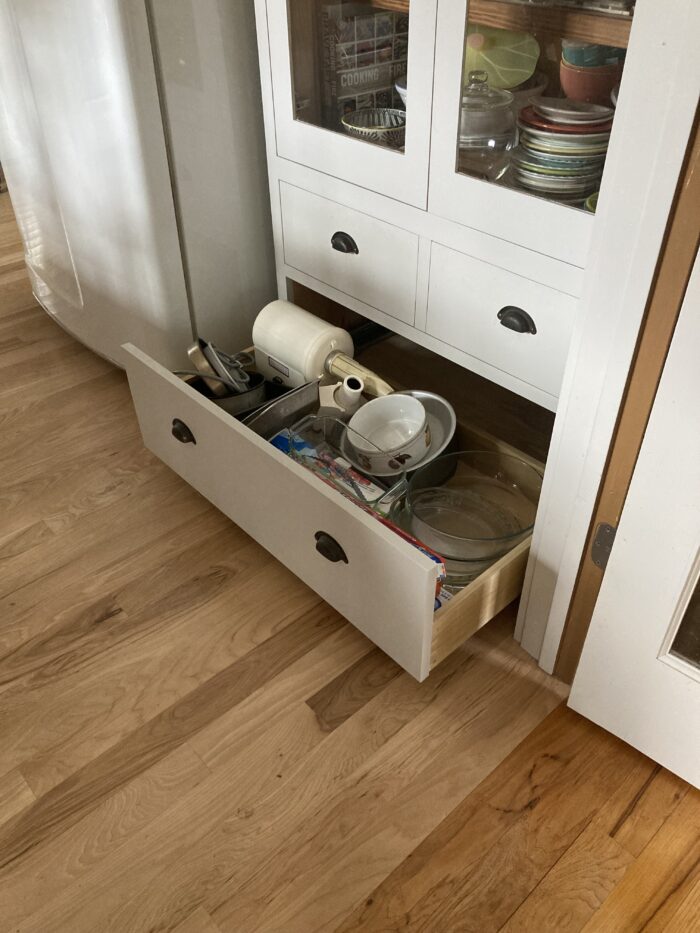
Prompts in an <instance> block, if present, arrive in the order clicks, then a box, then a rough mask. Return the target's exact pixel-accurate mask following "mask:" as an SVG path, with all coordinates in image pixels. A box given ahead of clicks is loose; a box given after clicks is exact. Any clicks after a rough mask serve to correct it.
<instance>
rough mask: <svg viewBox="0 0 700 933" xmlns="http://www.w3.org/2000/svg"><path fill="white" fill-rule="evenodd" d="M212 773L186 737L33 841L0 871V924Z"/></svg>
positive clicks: (75, 878)
mask: <svg viewBox="0 0 700 933" xmlns="http://www.w3.org/2000/svg"><path fill="white" fill-rule="evenodd" d="M210 773H211V772H210V771H209V769H208V768H207V767H206V766H205V765H204V763H203V762H202V761H201V759H200V758H199V757H198V756H197V755H196V754H195V753H194V751H193V750H192V749H191V748H190V747H189V745H187V743H185V744H184V745H181V746H180V747H179V748H177V749H176V750H175V751H174V752H173V753H172V754H170V755H168V756H166V757H165V758H163V759H162V760H161V761H159V762H157V763H156V764H155V765H154V766H153V767H152V768H149V769H147V770H146V771H144V772H143V773H142V774H139V775H138V776H137V777H135V778H134V779H133V780H131V781H128V782H127V783H125V784H123V785H122V786H120V787H118V788H117V789H116V790H115V792H114V793H113V794H112V795H111V796H108V797H107V798H106V799H105V800H103V802H102V803H101V804H100V805H99V806H98V807H96V809H95V810H94V811H93V812H92V813H87V814H86V815H85V816H83V817H82V818H81V819H79V820H78V821H77V822H76V823H75V824H74V825H73V826H71V827H70V828H69V829H67V830H66V832H64V833H62V834H61V835H59V836H57V837H55V838H53V839H50V840H47V841H45V842H44V843H43V844H41V845H39V846H36V847H35V848H34V849H33V850H32V851H31V853H29V854H28V855H27V856H26V857H25V858H23V859H22V860H20V861H19V862H18V863H15V864H14V865H13V866H10V867H8V868H6V869H4V870H3V871H2V872H0V916H2V920H3V929H8V928H10V927H11V926H12V925H16V924H18V923H21V922H22V921H23V920H25V919H26V918H28V917H29V916H31V914H32V913H33V912H34V911H35V910H36V909H37V893H38V890H39V888H40V891H41V898H40V901H41V903H47V902H49V901H50V900H52V899H53V898H55V897H58V896H59V895H60V894H61V892H62V891H63V890H64V889H65V888H66V887H67V886H69V885H73V884H79V883H80V881H81V879H82V878H84V877H85V876H86V875H87V874H88V873H89V872H90V870H91V869H93V868H94V867H95V866H96V865H98V864H99V863H100V862H101V861H102V860H103V859H104V858H106V857H107V856H113V855H114V854H115V853H116V852H117V851H118V850H119V848H120V847H121V846H123V845H124V844H125V843H126V842H127V841H128V840H129V839H130V838H132V837H133V836H134V835H136V833H138V832H140V831H141V830H143V829H144V828H145V827H147V826H148V825H149V824H150V823H152V822H153V820H155V819H156V818H157V817H159V816H161V815H163V814H164V813H167V812H168V810H169V809H170V808H171V807H172V806H173V805H174V804H176V803H177V802H178V801H179V800H180V799H181V798H182V797H183V796H184V795H185V794H186V793H187V792H188V791H190V790H192V789H193V788H194V787H197V786H198V785H199V784H201V783H202V782H203V781H205V780H206V779H207V778H208V777H209V775H210ZM33 799H34V797H33V796H32V800H33Z"/></svg>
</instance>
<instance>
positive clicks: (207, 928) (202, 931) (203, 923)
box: [173, 907, 221, 933]
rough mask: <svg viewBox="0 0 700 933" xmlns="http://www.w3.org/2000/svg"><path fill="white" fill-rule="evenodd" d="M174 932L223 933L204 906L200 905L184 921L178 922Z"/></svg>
mask: <svg viewBox="0 0 700 933" xmlns="http://www.w3.org/2000/svg"><path fill="white" fill-rule="evenodd" d="M173 933H221V931H220V930H219V928H218V926H217V925H216V924H215V923H214V921H213V920H212V919H211V917H210V916H209V914H208V913H207V912H206V910H205V909H204V908H203V907H198V908H197V909H196V910H195V911H194V912H193V913H191V914H190V915H189V917H187V918H186V919H185V920H183V921H182V923H178V925H177V926H176V927H174V929H173Z"/></svg>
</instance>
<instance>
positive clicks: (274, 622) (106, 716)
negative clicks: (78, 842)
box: [8, 567, 338, 795]
mask: <svg viewBox="0 0 700 933" xmlns="http://www.w3.org/2000/svg"><path fill="white" fill-rule="evenodd" d="M230 572H233V573H235V569H234V570H233V571H229V570H226V569H224V568H222V567H218V568H215V570H214V572H213V573H212V574H209V575H208V579H206V580H204V581H203V582H202V583H199V582H197V581H195V592H197V593H199V594H200V599H199V602H196V601H195V603H194V604H193V603H186V604H185V605H177V604H172V605H170V609H169V612H167V613H166V612H163V615H162V617H161V619H160V621H161V623H162V624H161V625H160V626H159V631H157V632H156V633H155V634H153V635H152V636H151V637H146V638H144V639H143V640H140V639H138V637H137V639H136V640H134V641H132V642H130V643H128V644H125V645H123V646H122V647H121V648H117V649H115V650H114V652H113V654H114V657H112V658H111V659H110V668H109V671H108V672H105V670H104V664H102V663H101V662H100V660H99V658H98V659H96V660H95V662H93V664H92V665H91V667H90V668H89V669H88V673H89V676H88V674H86V672H85V671H78V672H76V674H75V675H72V676H71V677H70V678H69V677H68V676H66V677H64V678H63V681H62V684H63V693H61V692H60V687H61V684H59V685H58V688H59V689H58V690H56V689H53V690H52V691H51V692H50V693H49V699H52V700H53V701H54V702H53V707H52V709H51V716H50V721H49V722H45V721H44V720H42V718H41V716H40V713H41V710H42V708H44V707H45V705H46V702H44V704H43V705H42V703H41V702H39V704H38V705H32V706H31V707H30V708H29V710H28V718H27V720H26V721H27V722H28V723H31V726H32V730H31V734H30V737H29V739H28V740H27V741H26V742H25V741H23V740H22V739H21V737H19V738H18V742H19V745H17V744H16V745H15V747H14V749H13V758H20V759H23V760H22V763H21V768H22V772H23V774H24V775H25V777H26V779H27V781H28V783H29V784H30V786H31V787H32V789H33V790H34V792H35V793H37V794H38V795H40V794H43V793H45V792H47V791H49V790H51V789H52V788H53V787H55V786H56V784H58V783H61V782H62V781H64V780H66V779H68V778H70V776H71V775H72V774H73V773H74V772H75V771H77V770H78V769H80V768H82V767H83V766H84V765H86V764H90V763H92V762H93V760H97V756H98V755H99V756H102V755H105V754H108V753H109V752H110V750H114V749H115V748H116V747H117V746H119V745H120V743H122V742H123V741H127V740H128V739H129V738H130V737H132V738H133V737H134V736H135V735H136V734H140V733H139V730H141V729H143V728H147V727H148V725H149V723H153V722H156V721H157V720H158V718H159V717H163V716H165V715H166V713H167V710H169V709H175V710H177V709H178V704H185V708H186V704H187V697H188V696H189V695H190V694H192V693H193V692H195V691H197V690H199V691H200V694H197V695H198V696H200V695H201V691H202V690H204V688H205V687H206V685H207V684H209V685H210V687H211V688H213V687H214V683H216V682H217V678H219V679H221V678H224V677H225V675H224V673H223V672H224V671H227V670H228V671H229V672H230V674H229V676H231V677H234V676H235V665H236V664H237V663H240V664H242V662H244V661H245V660H246V658H247V657H249V655H251V654H253V652H254V651H255V650H257V649H261V652H260V653H261V654H263V656H264V652H262V648H263V646H264V645H266V643H267V642H269V641H270V640H271V639H272V638H273V636H277V635H282V633H283V632H284V631H285V629H286V628H287V627H288V626H290V625H295V626H297V631H296V632H295V636H296V638H297V641H298V643H299V644H300V645H301V644H303V643H304V641H305V639H306V638H307V637H311V638H313V637H315V628H316V627H317V626H325V625H333V624H335V625H337V624H338V622H337V616H336V615H335V614H332V611H331V610H330V609H329V608H328V607H327V606H326V605H325V604H323V603H320V602H319V601H318V599H317V597H315V594H311V593H310V592H305V593H300V598H299V599H298V600H294V601H291V602H290V605H289V606H288V607H287V608H286V612H285V613H284V614H280V613H275V612H274V609H272V608H268V610H267V611H266V612H260V611H259V607H258V606H257V605H256V604H255V603H254V602H253V604H252V605H251V604H250V603H247V602H246V601H244V600H243V599H241V600H239V606H238V607H237V612H236V616H235V618H232V617H231V616H229V615H227V614H226V610H227V607H228V606H229V605H230V599H231V594H230V592H229V591H228V589H227V587H226V580H227V574H228V573H230ZM264 576H265V569H264V568H263V569H261V570H260V571H259V580H256V578H255V577H254V576H253V577H251V578H250V579H252V581H253V584H256V583H259V582H260V583H261V582H262V581H263V579H264ZM204 587H207V588H208V590H205V589H204ZM207 591H208V598H207V599H205V598H204V596H205V593H207ZM271 591H272V592H274V588H273V587H272V586H271ZM183 592H184V591H183ZM115 621H116V622H117V623H118V622H119V618H117V619H116V620H115ZM130 621H131V620H130V619H129V618H128V617H127V618H126V625H129V623H130ZM280 641H282V643H284V642H283V640H282V639H280ZM270 647H271V646H270V645H268V646H267V649H266V650H269V649H270ZM293 656H294V654H293V651H292V650H290V653H289V654H288V655H287V656H286V659H287V660H291V659H292V658H293ZM252 662H253V658H249V661H248V663H249V664H252ZM243 670H245V668H244V667H241V668H239V669H238V673H239V674H240V673H242V672H243ZM125 682H127V683H129V685H130V689H129V690H128V691H127V690H125V689H124V683H125ZM46 692H47V693H48V692H49V691H46ZM204 695H206V694H204ZM14 699H15V696H12V697H11V700H14ZM41 699H42V697H41V696H40V697H39V700H40V701H41ZM44 699H45V700H46V699H47V698H46V697H44ZM8 705H9V704H8ZM22 709H23V708H22V707H20V711H22ZM201 713H202V714H203V715H204V714H205V713H206V710H205V709H204V708H203V709H202V711H201ZM195 719H196V717H195ZM200 727H201V724H200ZM135 730H136V731H135ZM32 745H34V746H36V748H35V751H34V753H33V754H32V755H31V756H30V755H27V750H28V748H30V747H31V746H32Z"/></svg>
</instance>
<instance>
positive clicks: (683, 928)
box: [664, 879, 700, 933]
mask: <svg viewBox="0 0 700 933" xmlns="http://www.w3.org/2000/svg"><path fill="white" fill-rule="evenodd" d="M691 930H693V931H694V930H700V879H698V880H697V881H696V882H695V884H694V885H693V887H692V888H691V890H690V892H689V894H688V895H687V897H686V898H685V900H684V901H683V902H682V903H681V905H680V907H679V908H678V910H677V911H676V913H675V914H673V916H672V917H671V918H670V920H669V922H668V924H667V925H666V928H665V931H664V933H689V931H691Z"/></svg>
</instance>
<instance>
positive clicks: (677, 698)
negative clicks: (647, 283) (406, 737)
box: [569, 260, 700, 786]
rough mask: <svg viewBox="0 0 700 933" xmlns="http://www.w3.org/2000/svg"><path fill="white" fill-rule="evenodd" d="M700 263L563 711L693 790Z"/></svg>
mask: <svg viewBox="0 0 700 933" xmlns="http://www.w3.org/2000/svg"><path fill="white" fill-rule="evenodd" d="M699 360H700V262H698V261H697V260H696V263H695V268H694V271H693V275H692V278H691V280H690V283H689V287H688V291H687V293H686V296H685V300H684V303H683V308H682V310H681V315H680V318H679V321H678V325H677V327H676V331H675V334H674V337H673V341H672V343H671V347H670V351H669V355H668V358H667V361H666V365H665V368H664V372H663V375H662V378H661V383H660V386H659V391H658V394H657V396H656V401H655V403H654V407H653V410H652V413H651V418H650V421H649V425H648V427H647V431H646V435H645V438H644V443H643V445H642V448H641V451H640V455H639V460H638V461H637V466H636V468H635V471H634V475H633V477H632V483H631V486H630V490H629V493H628V497H627V501H626V503H625V507H624V510H623V513H622V517H621V521H620V525H619V529H618V532H617V537H616V539H615V543H614V546H613V549H612V553H611V555H610V561H609V563H608V567H607V570H606V573H605V577H604V579H603V585H602V588H601V591H600V595H599V597H598V602H597V604H596V608H595V612H594V614H593V620H592V623H591V627H590V630H589V634H588V637H587V639H586V643H585V645H584V649H583V655H582V657H581V662H580V664H579V668H578V671H577V673H576V678H575V680H574V684H573V689H572V692H571V697H570V700H569V705H570V706H571V707H573V709H575V710H577V711H578V712H580V713H582V714H583V715H584V716H587V717H588V718H589V719H592V720H593V721H594V722H597V723H599V725H601V726H603V727H604V728H606V729H608V730H609V731H610V732H613V733H615V735H618V736H620V738H622V739H624V740H625V741H626V742H629V743H630V745H634V746H635V747H636V748H638V749H639V750H640V751H642V752H644V753H645V754H646V755H649V756H650V757H651V758H653V759H655V760H656V761H658V762H660V763H661V764H662V765H664V766H665V767H666V768H669V769H670V770H671V771H674V772H675V773H676V774H679V775H680V776H681V777H683V778H685V780H687V781H690V782H691V783H693V784H695V785H696V786H700V414H699V412H698V399H699V398H700V366H699V365H698V361H699Z"/></svg>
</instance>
